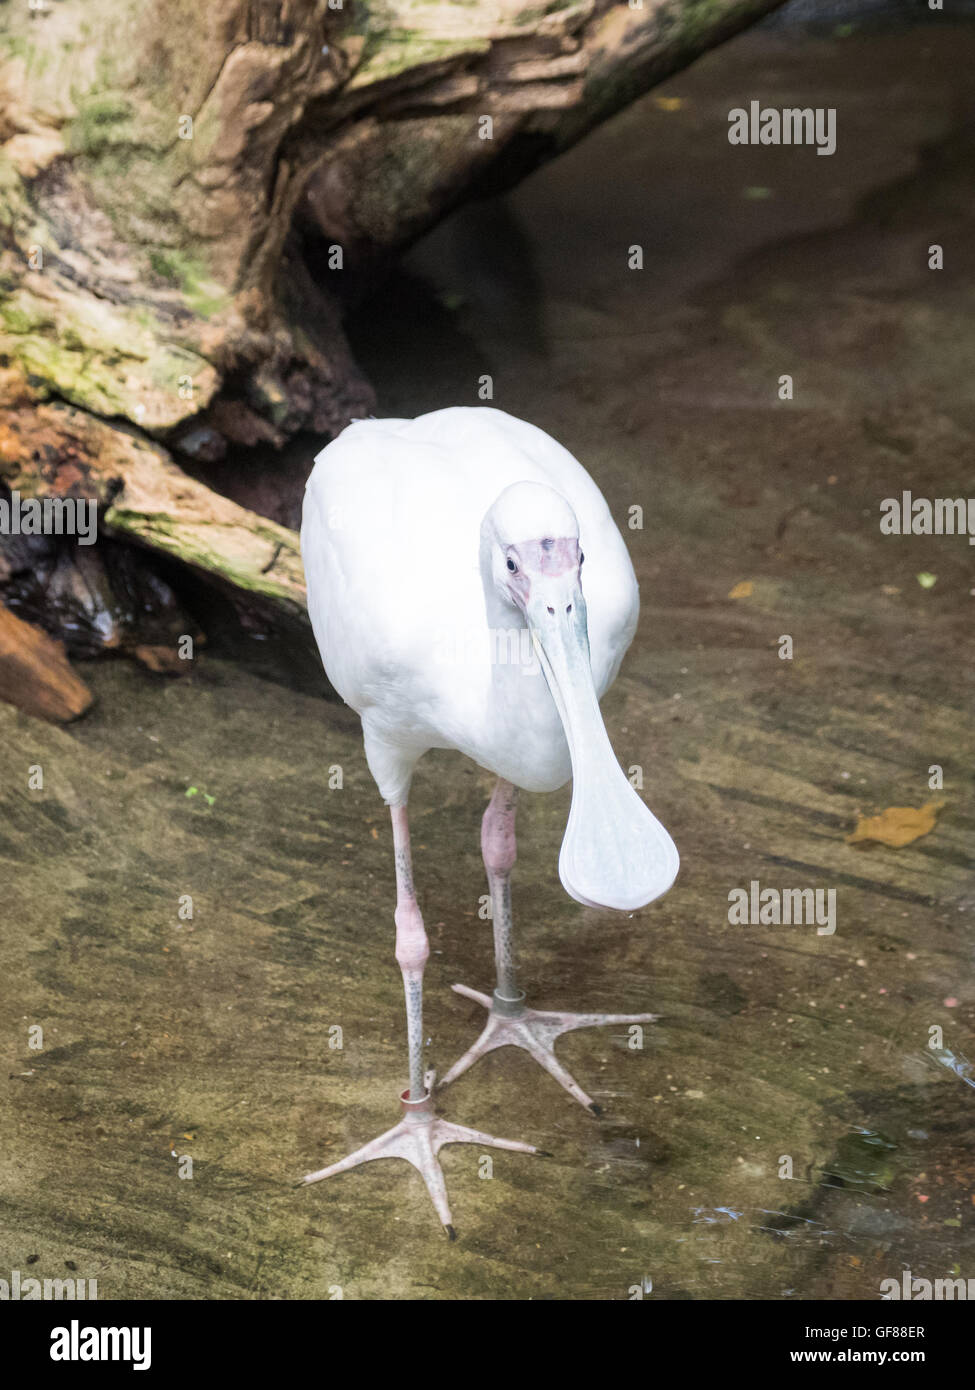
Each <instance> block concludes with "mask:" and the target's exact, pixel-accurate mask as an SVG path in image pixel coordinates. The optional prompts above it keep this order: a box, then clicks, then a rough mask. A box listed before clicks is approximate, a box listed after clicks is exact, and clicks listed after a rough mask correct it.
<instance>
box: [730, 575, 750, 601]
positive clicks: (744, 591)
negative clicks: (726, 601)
mask: <svg viewBox="0 0 975 1390" xmlns="http://www.w3.org/2000/svg"><path fill="white" fill-rule="evenodd" d="M754 591H755V585H754V584H753V583H752V581H751V580H750V579H743V580H742V581H741V583H740V584H736V585H735V587H734V588H733V589H732V591H731V593H730V594H729V595H728V597H729V598H751V596H752V594H753V593H754Z"/></svg>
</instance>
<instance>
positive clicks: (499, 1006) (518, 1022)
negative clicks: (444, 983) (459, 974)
mask: <svg viewBox="0 0 975 1390" xmlns="http://www.w3.org/2000/svg"><path fill="white" fill-rule="evenodd" d="M452 988H453V990H454V992H455V993H456V994H462V995H463V996H464V998H465V999H473V1000H474V1002H475V1003H477V1004H480V1005H481V1006H482V1007H483V1008H485V1009H487V1010H488V1020H487V1023H486V1024H485V1026H484V1031H483V1033H482V1034H481V1036H480V1037H479V1038H478V1039H477V1042H475V1043H474V1045H473V1046H472V1047H469V1048H468V1049H467V1051H466V1052H465V1053H464V1055H463V1057H459V1058H458V1059H457V1061H456V1062H455V1063H454V1065H453V1066H452V1067H451V1068H450V1070H449V1071H448V1072H447V1075H446V1076H445V1077H444V1078H443V1080H442V1081H441V1082H440V1087H439V1089H442V1088H443V1087H444V1086H449V1085H450V1083H451V1082H452V1081H456V1080H457V1078H458V1076H462V1075H463V1073H464V1072H465V1071H467V1069H468V1068H469V1067H472V1066H473V1065H474V1063H475V1062H477V1061H479V1060H480V1058H482V1057H485V1056H486V1055H487V1054H488V1053H489V1052H494V1051H495V1049H496V1048H499V1047H521V1048H523V1049H524V1050H525V1051H526V1052H528V1053H530V1054H531V1055H532V1057H534V1059H535V1061H536V1062H537V1063H538V1064H539V1066H541V1067H544V1068H545V1070H546V1071H547V1072H548V1074H549V1076H553V1077H554V1078H555V1080H556V1081H557V1082H558V1083H559V1085H560V1086H564V1087H565V1089H566V1090H567V1091H568V1093H569V1095H570V1096H573V1097H574V1098H575V1099H576V1100H577V1101H578V1102H579V1104H580V1105H584V1106H585V1107H586V1109H587V1110H591V1111H592V1113H593V1114H594V1115H601V1114H602V1109H601V1108H600V1106H598V1105H597V1104H596V1102H595V1101H594V1100H593V1098H592V1096H589V1095H587V1094H586V1092H585V1091H584V1090H583V1089H582V1087H581V1086H580V1085H579V1083H578V1082H577V1081H576V1080H575V1079H574V1077H573V1076H572V1075H571V1074H570V1073H569V1072H567V1071H566V1069H565V1067H563V1065H562V1063H561V1062H560V1061H559V1059H558V1058H557V1057H556V1055H555V1039H556V1038H557V1037H559V1036H561V1034H562V1033H571V1032H573V1031H574V1030H575V1029H576V1028H601V1027H603V1026H604V1025H606V1024H627V1023H656V1022H657V1020H658V1019H659V1018H660V1015H659V1014H573V1013H563V1012H561V1011H559V1012H554V1011H548V1010H543V1009H526V1008H525V1006H524V997H525V996H524V995H522V996H521V998H520V999H518V1000H513V1001H505V1000H501V999H499V998H498V996H497V995H496V994H495V995H494V996H491V995H488V994H481V993H480V992H479V991H478V990H476V989H468V988H467V986H466V985H454V986H452Z"/></svg>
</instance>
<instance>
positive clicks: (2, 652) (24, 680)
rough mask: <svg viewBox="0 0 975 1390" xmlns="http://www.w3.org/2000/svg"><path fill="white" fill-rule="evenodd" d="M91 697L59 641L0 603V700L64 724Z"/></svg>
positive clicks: (75, 717)
mask: <svg viewBox="0 0 975 1390" xmlns="http://www.w3.org/2000/svg"><path fill="white" fill-rule="evenodd" d="M91 699H92V697H91V692H90V691H89V689H88V687H87V686H86V685H85V683H84V681H83V680H81V679H80V678H79V677H78V676H77V675H75V672H74V671H73V669H72V667H71V664H70V662H69V661H68V658H67V657H66V656H65V654H64V648H63V647H62V646H61V645H60V643H58V642H55V641H54V640H53V638H51V637H48V635H47V633H46V632H41V631H40V629H39V628H36V627H31V625H30V623H25V622H22V621H21V619H20V618H18V617H17V616H16V614H14V613H11V612H10V610H9V609H7V608H3V607H0V700H5V701H6V702H7V703H8V704H11V705H16V706H17V708H18V709H22V710H25V711H26V713H27V714H33V715H36V716H37V717H38V718H39V719H47V720H49V721H50V722H51V723H57V724H64V723H67V721H68V720H71V719H77V718H78V716H79V715H81V714H84V712H85V710H86V709H88V708H89V707H90V705H91Z"/></svg>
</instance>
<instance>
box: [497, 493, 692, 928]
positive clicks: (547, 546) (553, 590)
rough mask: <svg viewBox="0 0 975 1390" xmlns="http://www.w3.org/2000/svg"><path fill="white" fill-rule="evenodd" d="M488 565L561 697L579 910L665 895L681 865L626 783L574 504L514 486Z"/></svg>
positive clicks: (571, 872)
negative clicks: (597, 677) (593, 654)
mask: <svg viewBox="0 0 975 1390" xmlns="http://www.w3.org/2000/svg"><path fill="white" fill-rule="evenodd" d="M481 546H482V567H484V562H485V561H488V562H489V564H490V571H489V572H490V576H491V582H492V583H493V585H494V587H495V589H496V590H497V592H498V593H499V595H500V596H501V598H502V599H503V600H504V601H505V602H506V603H507V604H509V605H513V606H514V608H516V609H518V610H519V611H520V613H521V614H522V615H523V617H524V621H525V624H526V625H527V627H528V630H529V632H530V633H531V638H532V643H533V645H534V648H535V651H536V653H537V654H538V659H539V663H540V665H541V668H542V671H543V672H544V675H545V680H546V682H547V684H548V688H549V690H550V692H551V695H552V699H553V701H554V702H555V707H556V709H557V710H558V714H559V718H560V719H561V721H562V728H563V730H564V732H565V739H566V742H567V744H568V747H569V756H570V757H571V759H572V782H573V787H572V807H571V810H570V812H569V823H568V825H567V827H566V832H565V838H564V840H563V842H562V851H561V854H560V856H559V876H560V877H561V879H562V883H563V886H564V887H565V888H566V890H567V891H568V892H569V893H570V894H571V895H572V897H574V898H576V899H577V900H578V901H579V902H583V903H587V904H589V905H590V906H600V907H615V908H619V909H622V910H626V909H632V908H635V907H642V906H644V905H645V904H646V903H649V902H652V901H653V899H654V898H658V897H660V896H661V895H662V894H663V893H665V892H666V891H667V889H668V888H669V887H670V886H671V884H672V883H673V881H674V879H675V877H676V876H677V869H678V866H679V862H680V861H679V859H678V856H677V850H676V848H675V847H674V843H673V841H672V840H671V838H670V836H669V835H668V834H667V831H666V830H665V829H664V827H663V826H662V825H661V824H660V822H659V821H658V820H657V819H656V817H655V816H653V815H652V813H651V812H650V810H649V808H648V807H647V806H646V805H645V804H644V803H643V801H641V799H640V797H639V796H637V794H636V792H635V791H634V790H633V788H632V786H631V785H630V783H629V782H628V781H627V779H626V777H624V775H623V772H622V770H621V768H620V765H619V763H618V762H617V761H616V756H615V754H614V753H613V749H612V745H611V744H610V741H609V737H608V735H607V733H606V729H605V726H604V724H603V720H602V714H601V713H600V709H599V696H598V694H597V692H596V688H595V685H594V682H593V675H592V668H591V665H590V655H589V628H588V621H587V614H586V602H585V598H584V597H583V591H582V573H581V572H582V565H583V560H584V556H583V553H582V549H581V546H580V537H579V523H578V521H577V520H576V516H575V513H574V511H573V510H572V508H571V507H570V506H569V503H568V502H567V501H566V500H565V498H564V497H563V496H562V495H561V494H560V493H558V492H556V491H555V490H554V489H553V488H550V487H546V486H544V485H543V484H540V483H527V482H525V483H514V484H513V485H512V486H511V487H508V488H506V489H505V490H504V492H502V493H501V495H500V497H498V499H497V501H496V502H495V503H494V505H493V506H492V507H491V508H490V510H489V511H488V513H487V515H486V516H485V518H484V523H483V525H482V528H481Z"/></svg>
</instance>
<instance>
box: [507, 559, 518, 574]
mask: <svg viewBox="0 0 975 1390" xmlns="http://www.w3.org/2000/svg"><path fill="white" fill-rule="evenodd" d="M508 568H509V570H510V571H511V573H512V574H517V573H518V566H517V565H516V564H515V562H514V560H509V561H508Z"/></svg>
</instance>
